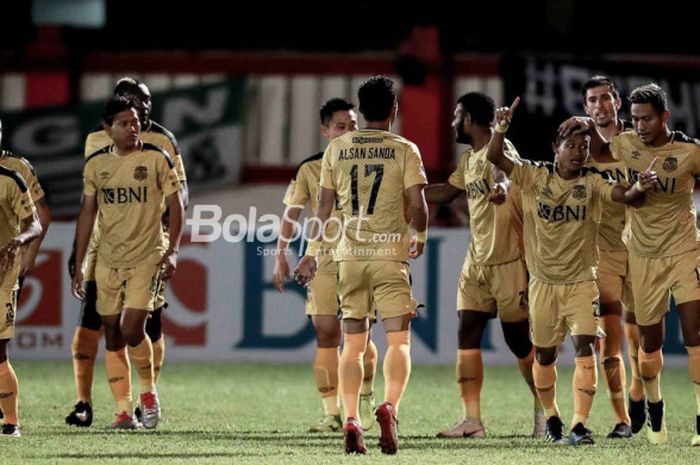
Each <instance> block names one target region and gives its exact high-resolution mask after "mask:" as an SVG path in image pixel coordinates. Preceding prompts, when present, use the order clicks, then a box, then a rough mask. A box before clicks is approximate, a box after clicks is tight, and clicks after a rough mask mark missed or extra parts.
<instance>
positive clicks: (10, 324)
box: [0, 280, 19, 339]
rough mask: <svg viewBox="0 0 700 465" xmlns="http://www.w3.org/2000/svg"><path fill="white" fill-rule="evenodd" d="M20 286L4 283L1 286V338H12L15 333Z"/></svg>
mask: <svg viewBox="0 0 700 465" xmlns="http://www.w3.org/2000/svg"><path fill="white" fill-rule="evenodd" d="M18 293H19V286H18V285H17V281H16V280H15V285H14V286H12V284H11V283H10V284H9V285H3V286H2V287H0V305H2V309H0V339H12V337H13V336H14V335H15V318H16V315H17V294H18Z"/></svg>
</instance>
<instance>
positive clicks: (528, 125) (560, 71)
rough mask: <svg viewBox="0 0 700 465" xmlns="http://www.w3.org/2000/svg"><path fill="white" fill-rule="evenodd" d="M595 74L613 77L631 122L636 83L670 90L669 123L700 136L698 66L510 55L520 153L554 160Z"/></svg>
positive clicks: (514, 135)
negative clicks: (563, 129)
mask: <svg viewBox="0 0 700 465" xmlns="http://www.w3.org/2000/svg"><path fill="white" fill-rule="evenodd" d="M595 74H604V75H607V76H609V77H611V78H612V79H613V82H614V83H615V85H616V86H617V89H618V91H619V93H620V96H621V98H622V112H621V117H622V118H624V119H626V120H630V117H629V102H628V101H627V99H626V97H627V96H628V95H629V93H630V92H631V91H632V90H633V89H634V88H636V87H638V86H641V85H644V84H648V83H650V82H655V83H657V84H659V85H660V86H661V87H662V88H663V89H664V90H665V91H666V93H667V96H668V104H669V108H670V110H671V118H670V121H669V126H670V128H671V129H672V130H680V131H683V132H685V133H686V134H687V135H689V136H691V137H695V136H696V135H699V134H700V75H698V73H697V65H695V66H693V63H684V62H683V61H682V60H681V61H679V62H674V63H670V62H669V63H667V64H666V65H664V64H658V63H654V62H651V61H649V62H646V63H644V64H638V63H630V62H627V63H625V62H613V61H593V60H590V61H582V60H572V59H567V60H556V59H547V58H538V57H535V56H528V55H517V56H506V57H504V59H503V61H502V62H501V76H502V78H503V85H504V104H505V105H510V104H511V103H512V102H513V99H515V97H516V96H520V97H521V99H522V102H521V103H520V105H519V106H518V108H517V110H516V112H515V115H514V118H513V125H512V126H511V128H510V129H509V130H508V138H509V139H510V140H512V141H513V143H514V144H515V146H516V148H517V149H518V151H519V152H520V155H521V156H523V157H524V158H529V159H534V160H551V159H552V156H553V154H552V149H551V142H552V141H553V139H554V135H555V132H556V129H557V127H558V126H559V124H560V123H561V122H562V121H564V120H565V119H566V118H568V117H570V116H572V115H580V116H586V114H585V113H584V111H583V95H582V94H581V85H582V84H583V83H584V82H586V81H587V80H588V78H590V77H591V76H593V75H595Z"/></svg>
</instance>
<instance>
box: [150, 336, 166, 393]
mask: <svg viewBox="0 0 700 465" xmlns="http://www.w3.org/2000/svg"><path fill="white" fill-rule="evenodd" d="M152 345H153V384H156V385H157V384H158V380H159V379H160V369H161V368H162V367H163V360H165V338H164V337H163V336H161V337H160V338H159V339H158V340H157V341H156V342H152Z"/></svg>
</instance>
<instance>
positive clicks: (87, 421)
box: [66, 401, 92, 427]
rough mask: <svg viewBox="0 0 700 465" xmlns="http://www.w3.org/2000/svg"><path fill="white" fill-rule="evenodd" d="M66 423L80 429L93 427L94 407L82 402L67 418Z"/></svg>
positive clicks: (76, 405)
mask: <svg viewBox="0 0 700 465" xmlns="http://www.w3.org/2000/svg"><path fill="white" fill-rule="evenodd" d="M66 423H67V424H69V425H75V426H78V427H88V426H90V425H92V407H91V406H90V404H88V403H87V402H83V401H80V402H78V403H77V404H75V406H74V407H73V411H72V412H70V413H69V414H68V416H66Z"/></svg>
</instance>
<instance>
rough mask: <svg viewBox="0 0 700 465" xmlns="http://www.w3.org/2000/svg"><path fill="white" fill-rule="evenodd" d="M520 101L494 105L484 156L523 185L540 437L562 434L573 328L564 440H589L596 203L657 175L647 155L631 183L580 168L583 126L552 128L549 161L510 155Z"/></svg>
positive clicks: (632, 195) (559, 438)
mask: <svg viewBox="0 0 700 465" xmlns="http://www.w3.org/2000/svg"><path fill="white" fill-rule="evenodd" d="M519 101H520V100H519V98H518V99H516V100H515V101H514V102H513V105H512V107H510V108H508V107H502V108H499V109H498V110H496V121H497V125H496V132H495V133H494V135H493V137H492V138H491V142H490V143H489V146H488V150H487V154H486V156H487V158H488V160H489V161H490V162H491V163H493V164H494V165H496V166H497V167H498V168H500V169H501V170H503V171H505V173H506V174H507V175H508V176H509V177H510V179H511V180H512V181H513V183H515V184H517V185H519V186H520V188H521V190H522V202H523V215H524V241H525V255H526V260H527V264H528V270H529V271H530V275H531V278H530V283H529V290H530V292H529V296H530V325H531V328H532V329H531V331H532V342H533V344H534V345H535V350H536V360H535V363H534V367H533V374H534V380H535V386H536V388H537V394H538V396H539V398H540V401H541V402H542V406H543V407H544V410H545V415H546V416H547V427H546V432H545V438H546V439H547V440H549V441H552V442H555V443H559V444H561V443H563V442H564V433H563V423H562V421H561V418H560V413H559V408H558V407H557V404H556V380H557V372H556V366H555V362H556V358H557V350H558V347H559V345H561V343H562V342H563V341H564V338H565V337H566V334H567V333H571V336H572V342H573V346H574V350H575V355H574V357H575V358H574V361H575V364H576V368H575V371H574V379H573V391H574V416H573V420H572V422H571V432H570V434H569V443H570V444H593V442H594V441H593V437H592V432H591V431H590V430H589V429H588V428H586V426H585V423H586V420H587V419H588V415H589V413H590V409H591V405H592V404H593V397H594V395H595V392H596V384H597V370H596V361H595V353H594V351H593V345H594V343H595V339H596V336H597V335H598V333H599V328H598V316H599V311H600V304H599V294H598V287H597V285H596V282H595V279H596V271H597V267H598V243H597V239H598V223H599V222H600V215H601V210H602V208H603V205H604V203H605V202H610V201H615V202H624V203H632V202H634V201H636V200H638V199H639V198H640V197H641V196H642V194H643V191H644V190H646V189H648V188H650V187H651V186H653V185H654V183H655V182H656V176H655V174H654V173H653V172H652V171H651V167H652V166H653V163H652V165H651V166H649V168H647V170H646V171H644V172H643V173H641V174H640V181H639V182H638V183H637V184H635V186H633V187H631V188H629V189H625V188H624V187H623V186H621V185H613V184H610V183H608V182H606V181H605V180H604V179H603V178H602V177H601V176H600V175H598V173H597V172H593V170H591V169H588V168H584V165H585V163H586V159H587V158H588V155H589V145H590V139H591V137H590V136H589V135H587V134H571V135H569V136H568V137H562V136H559V135H557V137H556V138H555V140H554V143H553V144H552V149H553V151H554V153H555V163H554V164H551V163H540V162H537V163H533V162H527V161H523V162H522V163H521V162H514V161H513V160H512V158H509V157H507V156H506V154H505V152H506V151H507V150H508V148H506V150H505V151H504V140H505V132H506V130H507V128H508V125H509V124H510V121H511V117H512V113H513V110H514V109H515V107H516V106H517V105H518V103H519Z"/></svg>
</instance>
